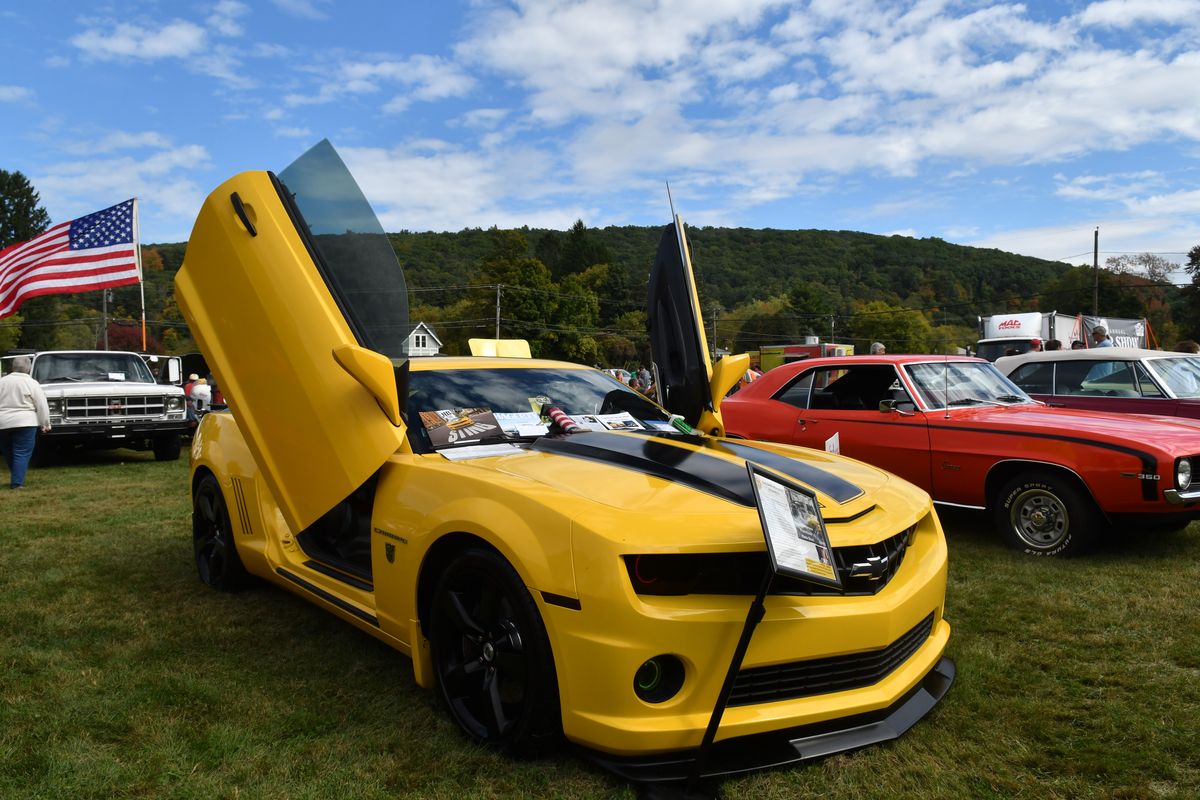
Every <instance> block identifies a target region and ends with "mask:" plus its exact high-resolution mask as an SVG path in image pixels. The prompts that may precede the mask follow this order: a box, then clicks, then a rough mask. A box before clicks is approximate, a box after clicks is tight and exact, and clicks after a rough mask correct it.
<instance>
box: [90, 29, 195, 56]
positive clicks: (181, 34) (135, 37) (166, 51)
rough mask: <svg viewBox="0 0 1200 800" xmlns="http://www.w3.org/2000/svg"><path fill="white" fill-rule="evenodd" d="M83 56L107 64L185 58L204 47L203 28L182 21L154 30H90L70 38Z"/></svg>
mask: <svg viewBox="0 0 1200 800" xmlns="http://www.w3.org/2000/svg"><path fill="white" fill-rule="evenodd" d="M71 44H73V45H75V46H76V47H77V48H79V49H80V50H82V51H83V52H84V54H85V55H87V56H89V57H91V58H95V59H99V60H102V61H108V60H112V59H115V58H139V59H144V60H147V61H153V60H156V59H160V58H187V57H189V56H192V55H194V54H196V53H198V52H200V51H201V50H202V49H203V48H204V47H205V44H206V36H205V32H204V29H203V28H201V27H200V26H199V25H196V24H195V23H192V22H187V21H185V20H174V21H172V22H168V23H167V24H166V25H163V26H162V27H161V28H158V29H157V30H155V29H152V28H144V27H141V26H139V25H131V24H129V23H119V24H116V25H114V26H113V27H112V28H111V29H110V30H107V31H106V30H103V29H101V28H91V29H89V30H86V31H84V32H83V33H80V34H76V35H75V36H72V37H71Z"/></svg>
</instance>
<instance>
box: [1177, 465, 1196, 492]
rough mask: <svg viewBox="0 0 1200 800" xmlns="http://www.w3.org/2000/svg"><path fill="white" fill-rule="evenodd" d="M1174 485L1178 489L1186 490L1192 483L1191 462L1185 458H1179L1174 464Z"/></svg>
mask: <svg viewBox="0 0 1200 800" xmlns="http://www.w3.org/2000/svg"><path fill="white" fill-rule="evenodd" d="M1175 485H1176V486H1177V487H1178V488H1179V491H1181V492H1183V491H1187V488H1188V487H1189V486H1191V485H1192V462H1191V461H1190V460H1188V459H1186V458H1181V459H1179V462H1178V463H1177V464H1176V465H1175Z"/></svg>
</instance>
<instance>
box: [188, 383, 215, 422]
mask: <svg viewBox="0 0 1200 800" xmlns="http://www.w3.org/2000/svg"><path fill="white" fill-rule="evenodd" d="M211 405H212V387H211V386H209V385H208V380H207V379H206V378H199V379H198V380H197V381H196V382H195V383H194V384H192V407H193V408H194V409H195V410H196V414H197V415H199V414H200V413H201V412H204V411H208V410H209V409H208V407H209V406H211Z"/></svg>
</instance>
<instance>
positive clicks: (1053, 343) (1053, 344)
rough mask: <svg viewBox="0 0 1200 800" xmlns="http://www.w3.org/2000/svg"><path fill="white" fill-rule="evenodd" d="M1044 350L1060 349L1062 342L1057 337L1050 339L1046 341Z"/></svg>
mask: <svg viewBox="0 0 1200 800" xmlns="http://www.w3.org/2000/svg"><path fill="white" fill-rule="evenodd" d="M1046 350H1062V342H1060V341H1059V340H1058V339H1051V340H1050V341H1048V342H1046Z"/></svg>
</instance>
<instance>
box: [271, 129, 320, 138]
mask: <svg viewBox="0 0 1200 800" xmlns="http://www.w3.org/2000/svg"><path fill="white" fill-rule="evenodd" d="M275 135H276V136H282V137H284V138H287V139H314V138H316V137H315V135H314V134H313V132H312V131H310V130H309V129H308V128H294V127H283V128H276V129H275Z"/></svg>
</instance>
